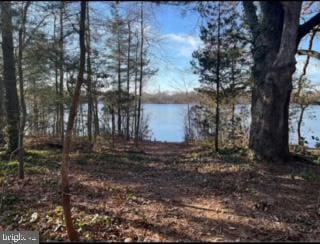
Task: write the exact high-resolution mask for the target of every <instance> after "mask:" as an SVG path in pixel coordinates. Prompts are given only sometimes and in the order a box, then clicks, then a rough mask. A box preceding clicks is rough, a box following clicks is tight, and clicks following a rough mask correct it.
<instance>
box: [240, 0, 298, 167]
mask: <svg viewBox="0 0 320 244" xmlns="http://www.w3.org/2000/svg"><path fill="white" fill-rule="evenodd" d="M243 5H244V9H245V14H246V17H247V20H248V22H249V26H250V28H251V32H252V34H253V50H252V51H253V59H254V66H253V68H252V73H253V78H254V81H255V83H254V87H253V91H252V104H251V114H252V123H251V127H250V142H249V147H250V148H251V149H252V151H253V152H254V155H255V156H256V157H257V158H258V159H265V160H268V161H286V160H287V159H288V158H289V143H288V139H289V135H288V131H289V127H288V118H289V101H290V94H291V91H292V74H293V73H294V71H295V64H296V61H295V53H296V46H297V43H296V41H295V40H297V36H298V27H299V17H300V10H301V2H282V3H279V2H260V5H261V12H262V14H261V15H262V16H263V17H262V19H261V20H258V18H257V16H256V13H255V11H256V9H255V7H254V5H253V3H252V2H243Z"/></svg>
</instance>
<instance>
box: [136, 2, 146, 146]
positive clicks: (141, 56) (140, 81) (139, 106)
mask: <svg viewBox="0 0 320 244" xmlns="http://www.w3.org/2000/svg"><path fill="white" fill-rule="evenodd" d="M140 18H141V20H140V31H141V39H140V80H139V100H138V116H137V128H136V136H135V139H136V140H138V139H139V136H140V135H139V133H140V122H141V121H140V120H141V118H140V117H141V95H142V80H143V42H144V33H143V2H141V10H140Z"/></svg>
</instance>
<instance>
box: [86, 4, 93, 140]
mask: <svg viewBox="0 0 320 244" xmlns="http://www.w3.org/2000/svg"><path fill="white" fill-rule="evenodd" d="M86 40H87V74H88V79H87V84H88V91H87V92H88V117H87V127H88V137H89V141H92V113H93V97H92V78H91V77H92V69H91V57H90V56H91V47H90V42H91V40H90V16H89V2H87V35H86Z"/></svg>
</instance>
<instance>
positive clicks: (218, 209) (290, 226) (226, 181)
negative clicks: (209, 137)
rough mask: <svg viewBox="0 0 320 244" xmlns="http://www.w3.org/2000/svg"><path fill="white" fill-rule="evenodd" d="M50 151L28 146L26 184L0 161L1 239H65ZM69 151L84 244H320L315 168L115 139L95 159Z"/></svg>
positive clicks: (319, 170)
mask: <svg viewBox="0 0 320 244" xmlns="http://www.w3.org/2000/svg"><path fill="white" fill-rule="evenodd" d="M37 141H39V139H37ZM100 141H101V140H100ZM105 141H108V140H105ZM50 142H51V144H49V143H44V142H43V141H42V142H41V143H40V144H41V145H43V148H42V149H39V145H40V144H39V145H38V144H36V143H35V140H31V139H28V142H27V152H26V179H25V180H19V179H18V175H17V172H18V171H17V169H18V162H16V161H11V162H10V163H7V162H6V163H5V162H3V160H1V163H0V173H1V175H0V177H1V178H0V179H1V185H2V188H1V189H2V193H1V207H2V210H1V216H0V218H1V219H0V230H14V229H17V230H18V229H19V230H29V231H30V230H35V231H40V238H41V240H42V241H47V240H66V239H68V236H67V233H66V230H65V224H64V221H63V212H62V207H61V186H60V168H61V163H60V161H61V149H54V148H52V147H53V146H52V140H51V139H50ZM73 144H76V145H74V148H73V150H72V153H71V164H70V186H71V194H72V196H71V205H72V207H73V208H72V214H73V218H74V221H75V227H76V229H77V230H78V231H79V234H80V239H81V240H104V241H105V240H116V241H245V240H250V241H253V240H259V241H266V240H268V241H277V240H278V241H285V240H291V241H299V240H303V241H312V240H313V241H314V240H319V239H320V218H319V214H320V193H319V189H320V178H319V174H320V167H319V166H318V165H316V164H309V163H301V162H290V163H286V164H283V163H282V164H276V163H273V164H270V163H269V164H268V163H263V162H254V161H249V160H248V159H247V158H245V157H244V156H241V153H240V152H237V153H232V152H222V153H220V154H219V155H217V154H215V153H214V152H213V151H212V149H210V148H212V145H205V144H198V145H192V144H189V145H187V144H183V143H181V144H180V143H161V142H139V146H138V147H135V146H134V144H133V142H130V143H126V142H124V141H122V140H118V141H116V143H115V145H114V149H112V147H111V145H109V144H103V143H102V142H100V144H99V146H94V147H93V150H88V149H90V147H89V146H88V145H87V144H86V142H85V141H81V140H80V139H77V140H75V142H74V143H73ZM45 145H47V146H45ZM33 148H37V149H33ZM137 148H139V149H137Z"/></svg>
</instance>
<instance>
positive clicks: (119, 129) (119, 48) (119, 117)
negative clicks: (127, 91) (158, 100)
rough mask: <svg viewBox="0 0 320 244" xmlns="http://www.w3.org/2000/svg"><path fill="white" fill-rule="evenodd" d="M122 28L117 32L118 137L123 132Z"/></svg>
mask: <svg viewBox="0 0 320 244" xmlns="http://www.w3.org/2000/svg"><path fill="white" fill-rule="evenodd" d="M119 28H120V27H118V32H117V35H118V36H117V38H118V39H117V41H118V43H117V44H118V103H117V106H118V135H121V134H122V131H121V93H122V88H121V46H120V30H119Z"/></svg>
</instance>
